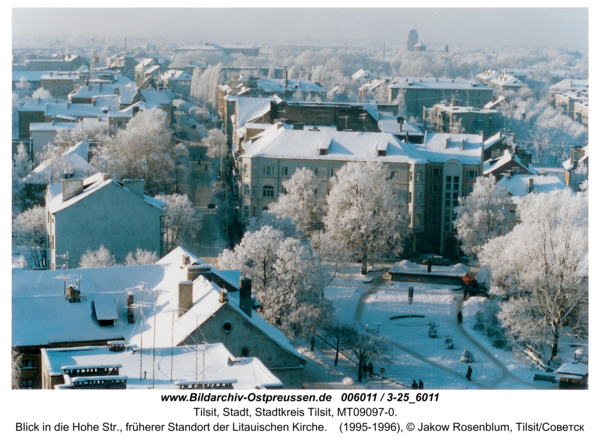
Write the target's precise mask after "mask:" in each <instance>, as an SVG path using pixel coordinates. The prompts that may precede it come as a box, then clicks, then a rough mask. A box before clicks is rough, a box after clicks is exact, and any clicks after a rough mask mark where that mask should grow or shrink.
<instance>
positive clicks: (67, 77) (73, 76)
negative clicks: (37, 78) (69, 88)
mask: <svg viewBox="0 0 600 442" xmlns="http://www.w3.org/2000/svg"><path fill="white" fill-rule="evenodd" d="M80 78H81V77H80V76H79V75H76V74H54V73H50V74H45V75H42V77H41V80H57V81H59V80H73V81H77V80H79V79H80Z"/></svg>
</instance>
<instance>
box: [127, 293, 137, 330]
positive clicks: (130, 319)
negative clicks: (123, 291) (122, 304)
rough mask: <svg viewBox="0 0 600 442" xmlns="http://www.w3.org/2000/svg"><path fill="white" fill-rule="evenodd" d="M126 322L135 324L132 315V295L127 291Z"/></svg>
mask: <svg viewBox="0 0 600 442" xmlns="http://www.w3.org/2000/svg"><path fill="white" fill-rule="evenodd" d="M127 323H128V324H135V317H134V315H133V295H132V294H131V293H127Z"/></svg>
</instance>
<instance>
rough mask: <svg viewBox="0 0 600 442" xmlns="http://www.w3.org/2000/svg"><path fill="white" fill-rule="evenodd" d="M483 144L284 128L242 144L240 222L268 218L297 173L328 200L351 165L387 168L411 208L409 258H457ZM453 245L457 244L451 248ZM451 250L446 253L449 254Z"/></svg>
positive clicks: (457, 137) (476, 138) (469, 138)
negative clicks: (464, 206) (460, 214)
mask: <svg viewBox="0 0 600 442" xmlns="http://www.w3.org/2000/svg"><path fill="white" fill-rule="evenodd" d="M482 144H483V137H482V136H481V135H465V134H425V141H424V143H423V144H421V145H417V144H411V143H404V142H401V141H399V140H398V138H396V137H395V136H394V135H392V134H390V133H381V132H346V131H338V130H336V128H335V127H327V126H304V127H303V128H301V129H300V128H298V129H296V130H295V129H294V128H293V127H292V126H291V125H287V124H283V123H279V124H276V125H273V126H272V127H271V128H269V129H267V130H265V131H264V132H262V133H261V134H260V135H259V136H257V137H255V138H254V139H253V141H250V142H247V143H245V144H244V146H243V149H244V152H245V153H244V154H243V155H241V156H240V158H239V163H238V164H239V167H240V170H239V173H240V175H241V180H240V189H239V190H240V200H241V203H240V210H241V217H242V220H243V221H244V222H245V223H247V222H249V221H250V219H251V218H253V217H257V218H260V217H261V216H262V211H263V210H266V209H267V208H268V206H269V204H271V203H272V202H274V201H275V200H276V199H277V197H278V195H279V194H281V193H285V182H286V181H287V180H288V179H290V178H291V176H292V175H293V174H294V172H295V170H296V169H298V168H302V167H306V168H309V169H312V170H313V171H314V172H315V175H316V176H317V177H318V178H319V179H320V185H319V189H318V194H320V195H321V196H322V197H323V198H324V197H325V195H326V194H327V193H328V192H329V189H330V188H331V186H332V184H331V182H330V181H329V179H330V178H331V177H333V176H334V175H335V174H336V173H337V171H338V170H339V169H340V168H341V167H342V166H343V165H344V164H346V163H347V162H350V161H383V162H384V163H386V165H387V166H388V167H389V170H390V175H389V177H388V179H389V180H390V181H391V184H392V186H393V188H394V189H395V190H396V192H397V195H398V197H400V198H402V199H403V200H404V201H405V202H406V203H407V205H408V210H409V213H410V214H411V216H410V228H411V231H412V236H411V238H410V240H409V241H407V244H406V246H405V251H406V252H407V253H409V254H410V253H414V254H419V253H427V252H434V253H445V254H446V255H448V256H456V255H457V254H458V243H457V241H456V239H455V232H454V231H453V227H452V221H453V208H454V207H456V206H457V205H458V197H459V196H463V195H465V194H468V193H469V192H470V191H471V190H472V188H473V185H474V182H475V179H476V177H477V176H478V175H481V162H482V160H481V158H482ZM449 238H450V239H451V241H449ZM444 251H445V252H444Z"/></svg>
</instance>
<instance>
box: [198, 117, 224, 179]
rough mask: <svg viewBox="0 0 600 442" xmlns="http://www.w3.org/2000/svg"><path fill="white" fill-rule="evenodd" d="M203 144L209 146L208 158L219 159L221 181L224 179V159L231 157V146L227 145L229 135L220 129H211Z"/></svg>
mask: <svg viewBox="0 0 600 442" xmlns="http://www.w3.org/2000/svg"><path fill="white" fill-rule="evenodd" d="M202 144H204V145H206V146H208V149H207V151H206V156H207V157H209V158H218V159H219V171H220V172H221V179H222V180H223V179H225V178H224V175H223V174H224V170H223V159H225V158H227V156H228V155H229V146H228V145H227V135H225V134H224V133H223V132H222V131H221V130H219V129H211V130H209V131H208V136H206V137H205V138H203V139H202Z"/></svg>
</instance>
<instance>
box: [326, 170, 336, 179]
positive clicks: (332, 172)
mask: <svg viewBox="0 0 600 442" xmlns="http://www.w3.org/2000/svg"><path fill="white" fill-rule="evenodd" d="M328 175H329V178H333V177H334V176H335V169H329V174H328Z"/></svg>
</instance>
